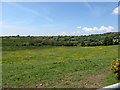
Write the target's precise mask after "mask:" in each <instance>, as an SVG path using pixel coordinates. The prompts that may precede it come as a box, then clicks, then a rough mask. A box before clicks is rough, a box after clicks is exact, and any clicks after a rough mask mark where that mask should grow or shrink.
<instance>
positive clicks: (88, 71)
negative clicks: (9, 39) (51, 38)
mask: <svg viewBox="0 0 120 90" xmlns="http://www.w3.org/2000/svg"><path fill="white" fill-rule="evenodd" d="M3 48H4V51H3V58H2V60H3V61H2V63H3V87H33V88H35V87H36V85H38V84H41V83H42V84H43V86H38V87H71V86H73V87H76V88H78V87H83V86H84V85H82V84H81V85H80V84H79V85H78V84H75V83H74V82H76V81H77V82H79V81H80V80H81V79H84V78H86V77H89V76H90V75H94V73H97V72H99V70H101V69H104V68H106V67H109V66H110V65H111V62H112V60H113V59H115V58H117V57H118V46H117V45H115V46H96V47H79V46H76V47H64V46H60V47H56V46H54V47H29V48H28V47H26V48H27V49H25V47H24V49H22V48H21V47H17V48H16V47H15V48H16V50H15V49H12V48H11V47H9V48H11V49H8V47H7V49H5V48H6V47H3ZM17 49H18V50H17ZM106 70H108V72H111V70H110V69H109V68H108V69H106ZM76 73H77V74H76ZM102 73H104V72H102ZM66 76H67V77H68V78H67V81H68V82H67V83H63V82H64V78H65V77H66ZM111 76H112V75H109V76H107V75H106V77H107V78H108V79H105V81H104V80H103V81H102V82H101V83H103V82H104V86H105V85H108V84H109V82H107V80H108V81H109V78H114V77H111ZM70 77H71V79H69V78H70ZM115 82H117V80H116V79H113V81H112V83H115Z"/></svg>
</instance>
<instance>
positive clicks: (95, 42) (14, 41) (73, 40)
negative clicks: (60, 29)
mask: <svg viewBox="0 0 120 90" xmlns="http://www.w3.org/2000/svg"><path fill="white" fill-rule="evenodd" d="M119 37H120V32H110V33H104V34H93V35H83V36H19V35H17V36H3V37H1V38H2V45H3V46H100V45H117V44H119Z"/></svg>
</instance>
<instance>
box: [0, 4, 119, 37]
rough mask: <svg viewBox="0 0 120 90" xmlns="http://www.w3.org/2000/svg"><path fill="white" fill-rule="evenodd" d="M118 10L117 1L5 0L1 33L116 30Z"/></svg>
mask: <svg viewBox="0 0 120 90" xmlns="http://www.w3.org/2000/svg"><path fill="white" fill-rule="evenodd" d="M117 9H118V3H117V2H89V3H88V2H16V3H13V2H4V3H2V20H1V21H0V22H2V33H1V35H40V36H49V35H50V36H51V35H54V36H56V35H88V34H97V33H106V32H117V31H118V12H117Z"/></svg>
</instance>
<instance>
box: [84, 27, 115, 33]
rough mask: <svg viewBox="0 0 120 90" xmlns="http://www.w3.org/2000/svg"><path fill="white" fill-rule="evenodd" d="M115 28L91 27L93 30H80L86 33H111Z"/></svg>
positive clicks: (85, 28)
mask: <svg viewBox="0 0 120 90" xmlns="http://www.w3.org/2000/svg"><path fill="white" fill-rule="evenodd" d="M114 29H115V28H114V27H112V26H108V27H105V26H101V27H99V28H98V27H93V28H88V27H83V28H82V30H84V31H86V32H111V31H113V30H114Z"/></svg>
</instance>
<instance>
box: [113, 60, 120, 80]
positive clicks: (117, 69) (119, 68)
mask: <svg viewBox="0 0 120 90" xmlns="http://www.w3.org/2000/svg"><path fill="white" fill-rule="evenodd" d="M111 69H112V70H113V72H114V73H115V75H116V76H117V78H118V80H120V58H118V59H116V60H113V61H112V68H111Z"/></svg>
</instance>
